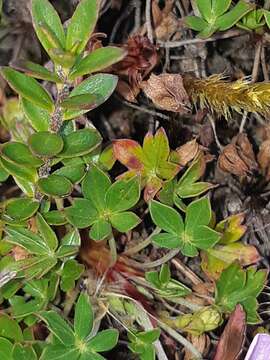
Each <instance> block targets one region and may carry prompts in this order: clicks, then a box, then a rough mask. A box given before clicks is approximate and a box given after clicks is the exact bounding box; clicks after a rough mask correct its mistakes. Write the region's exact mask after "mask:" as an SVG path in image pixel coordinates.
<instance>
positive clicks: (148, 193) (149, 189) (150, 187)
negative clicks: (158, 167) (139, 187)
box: [143, 177, 163, 202]
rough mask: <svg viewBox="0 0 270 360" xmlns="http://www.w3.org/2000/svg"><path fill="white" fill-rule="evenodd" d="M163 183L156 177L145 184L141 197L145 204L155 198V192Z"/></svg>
mask: <svg viewBox="0 0 270 360" xmlns="http://www.w3.org/2000/svg"><path fill="white" fill-rule="evenodd" d="M162 185H163V181H162V180H161V179H159V178H157V177H154V178H152V179H150V181H148V182H147V184H146V186H145V188H144V193H143V197H144V200H145V201H146V202H148V201H150V200H151V199H153V198H154V197H155V195H156V194H157V192H158V191H159V190H160V189H161V188H162Z"/></svg>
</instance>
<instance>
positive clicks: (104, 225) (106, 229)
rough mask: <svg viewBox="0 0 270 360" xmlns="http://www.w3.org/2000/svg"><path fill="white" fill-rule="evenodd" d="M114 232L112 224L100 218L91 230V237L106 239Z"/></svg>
mask: <svg viewBox="0 0 270 360" xmlns="http://www.w3.org/2000/svg"><path fill="white" fill-rule="evenodd" d="M111 233H112V227H111V224H110V223H109V222H108V221H107V220H104V219H100V220H98V221H96V222H94V224H93V226H92V227H91V230H90V232H89V236H90V238H91V239H93V240H95V241H101V240H104V239H106V238H107V237H108V236H110V235H111Z"/></svg>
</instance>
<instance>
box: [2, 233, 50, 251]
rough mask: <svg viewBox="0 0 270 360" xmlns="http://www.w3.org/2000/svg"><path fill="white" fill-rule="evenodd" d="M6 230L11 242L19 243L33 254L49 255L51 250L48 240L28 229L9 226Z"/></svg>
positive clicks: (8, 239)
mask: <svg viewBox="0 0 270 360" xmlns="http://www.w3.org/2000/svg"><path fill="white" fill-rule="evenodd" d="M5 232H6V234H7V236H8V238H7V241H8V242H9V243H11V244H15V245H19V246H21V247H23V248H24V249H26V250H27V251H28V252H30V253H32V254H38V255H47V254H48V253H50V252H51V251H50V248H49V247H48V245H47V244H46V242H45V241H44V240H43V239H42V238H41V237H40V236H38V235H37V234H34V233H33V232H32V231H30V230H28V229H24V228H21V227H12V226H7V227H6V228H5Z"/></svg>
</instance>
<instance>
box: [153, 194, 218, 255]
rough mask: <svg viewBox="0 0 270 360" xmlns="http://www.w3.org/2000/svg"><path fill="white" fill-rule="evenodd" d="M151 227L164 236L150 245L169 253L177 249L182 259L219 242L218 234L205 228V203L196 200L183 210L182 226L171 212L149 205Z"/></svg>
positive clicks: (207, 219)
mask: <svg viewBox="0 0 270 360" xmlns="http://www.w3.org/2000/svg"><path fill="white" fill-rule="evenodd" d="M149 209H150V214H151V217H152V220H153V221H154V223H155V224H156V225H157V226H158V227H160V228H161V229H162V230H165V231H166V233H161V234H157V235H154V236H153V237H152V241H153V242H154V243H155V244H157V245H158V246H162V247H166V248H169V249H174V248H180V250H181V252H182V253H183V254H184V255H186V256H196V255H197V254H198V250H197V248H199V249H208V248H210V247H212V246H214V244H216V243H217V242H218V241H219V239H220V233H218V232H216V231H215V230H213V229H211V228H209V227H207V226H206V225H208V224H209V222H210V219H211V208H210V203H209V200H207V199H199V200H196V201H194V202H192V203H191V204H190V205H189V206H188V207H187V215H186V219H185V224H184V223H183V220H182V217H181V215H180V214H179V213H178V212H177V211H176V210H174V209H173V208H171V207H169V206H167V205H164V204H161V203H159V202H157V201H155V200H153V201H151V202H150V204H149Z"/></svg>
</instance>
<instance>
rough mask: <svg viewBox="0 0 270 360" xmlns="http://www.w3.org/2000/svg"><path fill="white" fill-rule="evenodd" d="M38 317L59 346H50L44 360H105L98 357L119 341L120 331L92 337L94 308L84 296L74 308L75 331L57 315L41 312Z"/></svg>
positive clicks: (105, 332)
mask: <svg viewBox="0 0 270 360" xmlns="http://www.w3.org/2000/svg"><path fill="white" fill-rule="evenodd" d="M38 315H39V317H40V318H41V319H42V320H43V321H44V322H45V323H46V324H47V326H48V329H49V330H50V331H51V333H52V334H53V335H54V337H55V338H56V339H57V342H55V343H54V342H48V344H47V345H46V346H45V348H44V350H43V352H42V355H41V358H40V359H41V360H56V359H59V358H61V357H65V356H69V357H71V358H72V359H76V360H77V359H78V360H83V359H87V358H90V359H91V358H93V359H100V360H101V359H104V357H103V356H101V355H100V354H98V353H99V352H104V351H108V350H111V349H112V348H114V347H115V345H116V344H117V341H118V331H117V330H115V329H111V330H103V331H101V332H99V333H97V334H96V335H95V336H92V335H91V331H92V329H93V324H94V316H93V310H92V306H91V304H90V301H89V297H88V295H86V294H85V293H81V294H80V296H79V298H78V300H77V303H76V305H75V315H74V326H73V327H72V326H71V325H70V324H69V323H68V322H67V321H65V320H64V319H63V318H62V317H61V316H60V315H59V314H58V313H57V312H55V311H42V312H40V313H39V314H38Z"/></svg>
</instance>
